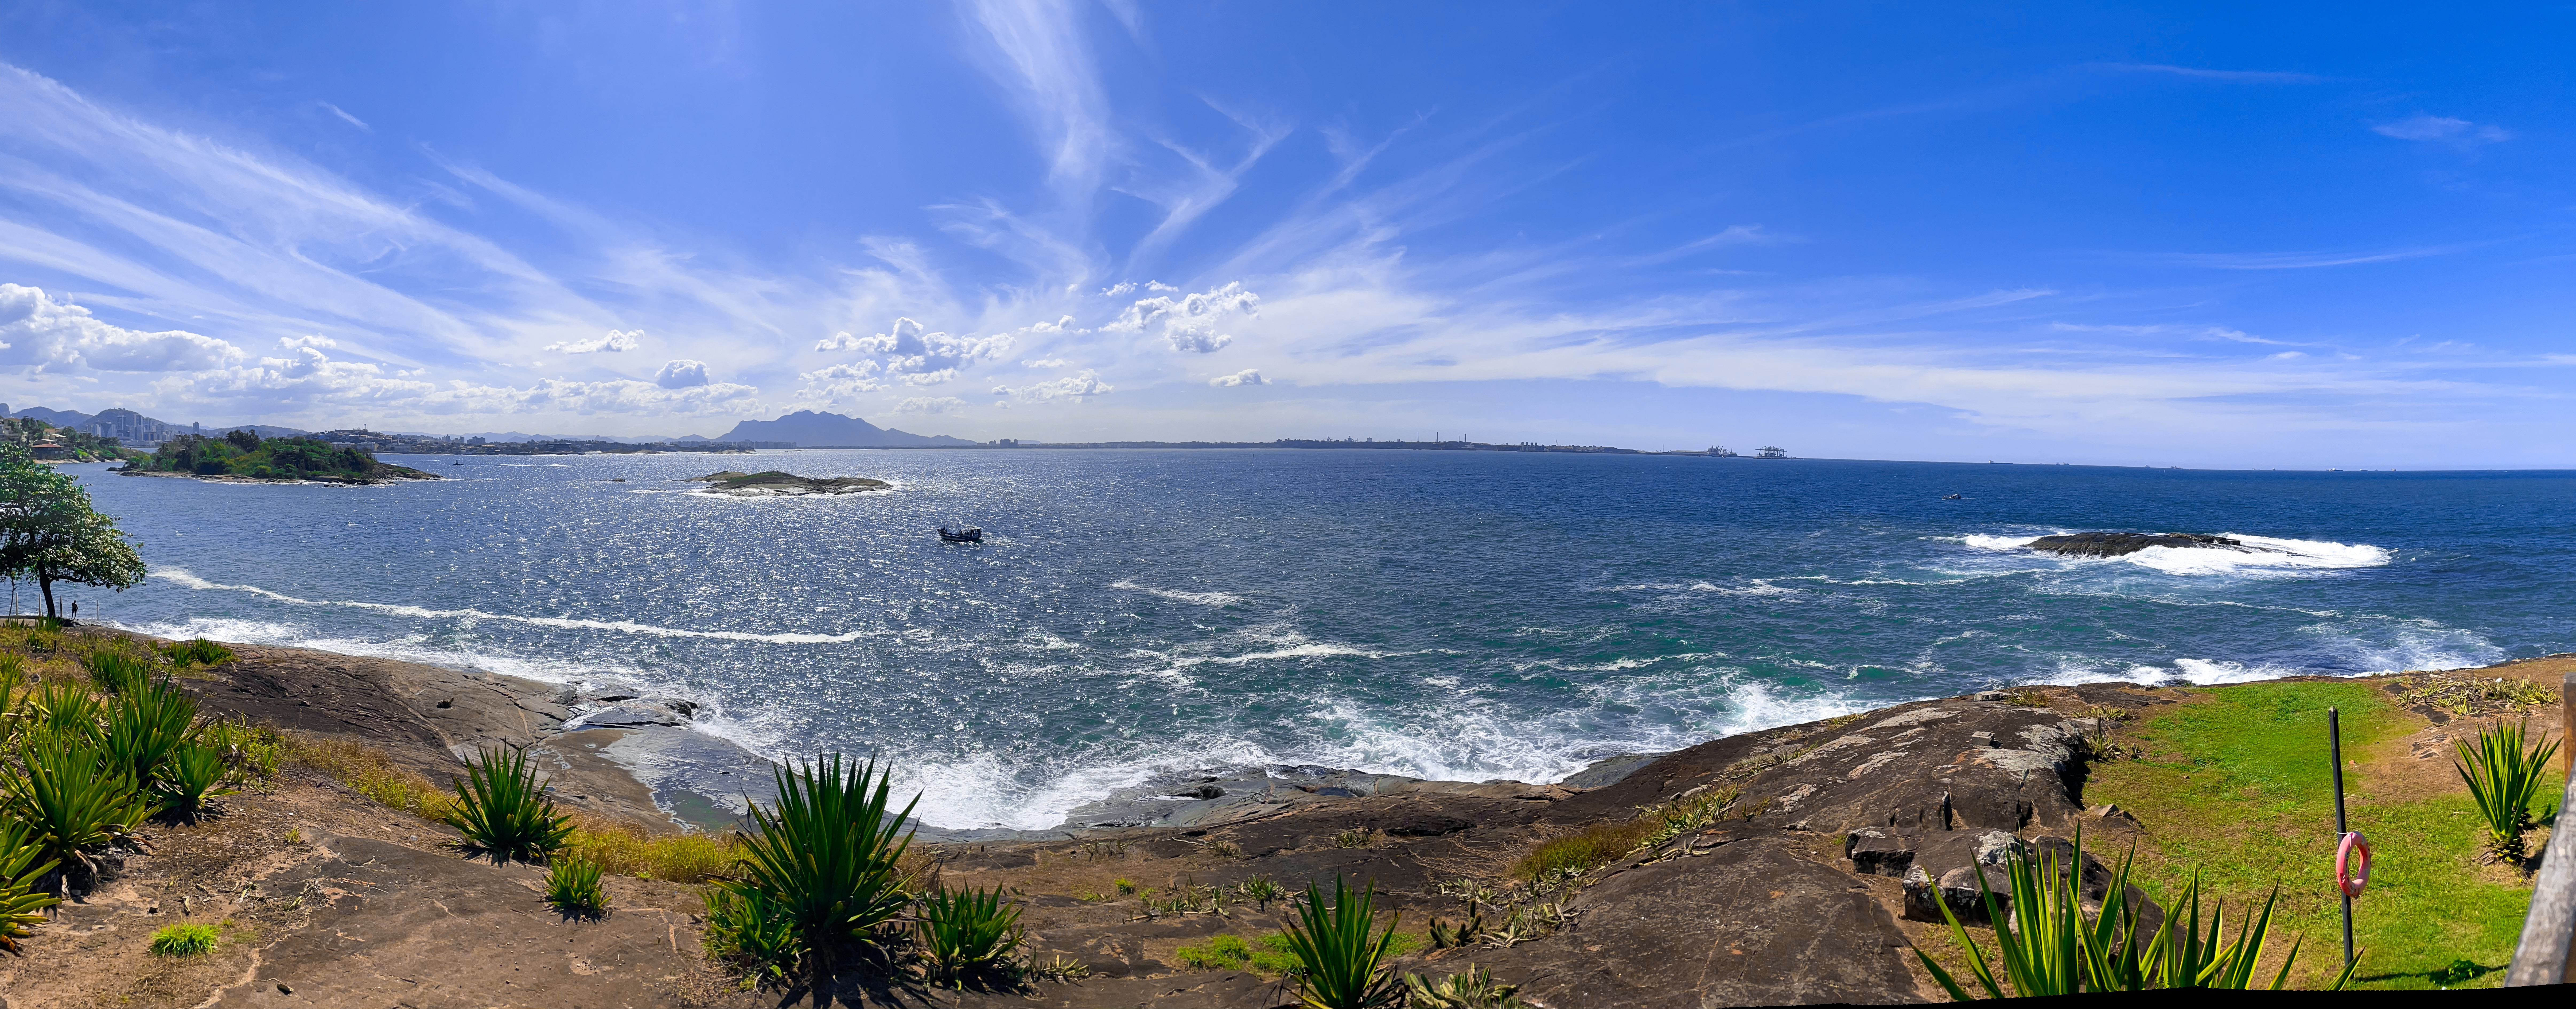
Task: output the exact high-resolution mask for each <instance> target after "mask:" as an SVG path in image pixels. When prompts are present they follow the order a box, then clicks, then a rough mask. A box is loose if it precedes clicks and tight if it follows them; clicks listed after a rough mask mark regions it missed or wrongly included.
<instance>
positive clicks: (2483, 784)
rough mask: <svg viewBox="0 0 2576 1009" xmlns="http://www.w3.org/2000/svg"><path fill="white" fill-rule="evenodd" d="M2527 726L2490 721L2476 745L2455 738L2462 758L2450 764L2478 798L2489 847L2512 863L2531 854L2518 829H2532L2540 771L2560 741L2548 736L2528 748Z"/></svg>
mask: <svg viewBox="0 0 2576 1009" xmlns="http://www.w3.org/2000/svg"><path fill="white" fill-rule="evenodd" d="M2528 730H2529V724H2528V722H2525V723H2522V724H2516V725H2505V724H2503V723H2501V722H2499V723H2497V724H2495V725H2491V726H2488V727H2487V728H2485V729H2483V730H2480V731H2479V732H2478V744H2477V746H2475V747H2474V748H2473V747H2471V746H2470V745H2469V742H2468V740H2465V739H2463V740H2460V741H2458V742H2457V743H2456V744H2454V745H2456V746H2458V747H2459V751H2460V760H2459V762H2458V763H2455V764H2452V765H2451V767H2452V769H2453V770H2456V771H2458V772H2460V778H2461V780H2463V781H2466V782H2468V783H2469V796H2470V798H2472V799H2475V800H2476V801H2477V805H2478V816H2479V818H2480V819H2483V820H2485V821H2486V828H2487V841H2486V850H2487V853H2488V854H2489V855H2492V856H2494V857H2495V858H2496V859H2497V860H2498V861H2502V862H2506V863H2510V864H2514V865H2520V864H2522V861H2523V859H2524V858H2526V857H2528V856H2529V854H2530V853H2529V852H2528V851H2526V850H2525V849H2524V847H2523V843H2522V834H2523V832H2524V831H2527V830H2530V829H2531V801H2532V799H2534V798H2536V797H2538V796H2539V794H2540V776H2541V774H2542V773H2543V772H2544V771H2546V770H2547V769H2548V767H2549V758H2551V757H2553V756H2556V755H2557V753H2558V744H2557V743H2555V742H2549V741H2546V740H2544V741H2543V745H2540V746H2538V747H2533V748H2529V749H2526V748H2525V746H2524V734H2525V733H2526V732H2527V731H2528Z"/></svg>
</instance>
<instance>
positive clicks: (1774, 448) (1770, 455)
mask: <svg viewBox="0 0 2576 1009" xmlns="http://www.w3.org/2000/svg"><path fill="white" fill-rule="evenodd" d="M1788 457H1789V450H1788V449H1785V448H1781V447H1780V446H1778V445H1764V446H1762V451H1761V452H1759V453H1757V454H1755V455H1754V458H1756V459H1786V458H1788Z"/></svg>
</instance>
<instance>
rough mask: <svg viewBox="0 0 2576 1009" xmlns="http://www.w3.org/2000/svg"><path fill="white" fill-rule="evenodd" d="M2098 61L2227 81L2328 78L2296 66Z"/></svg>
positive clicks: (2117, 67)
mask: <svg viewBox="0 0 2576 1009" xmlns="http://www.w3.org/2000/svg"><path fill="white" fill-rule="evenodd" d="M2095 65H2096V66H2099V67H2101V68H2103V69H2105V70H2126V71H2134V72H2138V73H2150V74H2169V75H2171V76H2175V77H2190V78H2196V79H2199V80H2208V81H2227V82H2229V83H2235V84H2319V83H2323V82H2325V81H2326V80H2327V78H2325V77H2322V76H2319V75H2317V74H2309V73H2300V72H2297V71H2292V70H2220V69H2215V68H2212V67H2185V66H2175V65H2173V64H2170V63H2099V64H2095Z"/></svg>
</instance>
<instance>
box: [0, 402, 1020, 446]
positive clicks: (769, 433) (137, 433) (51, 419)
mask: <svg viewBox="0 0 2576 1009" xmlns="http://www.w3.org/2000/svg"><path fill="white" fill-rule="evenodd" d="M0 417H31V418H34V419H36V420H41V421H44V422H45V423H47V424H51V425H54V426H55V427H67V428H71V429H73V430H76V431H87V432H89V433H91V434H95V435H103V436H106V437H110V438H119V439H123V440H124V442H125V443H126V444H128V445H135V444H147V445H148V444H153V443H157V442H161V441H166V440H168V439H171V438H175V437H178V436H180V435H183V434H197V433H203V434H209V435H218V434H222V433H224V432H226V431H250V432H252V433H255V434H257V435H259V436H260V437H262V438H280V437H285V436H288V435H298V434H306V433H308V432H306V431H305V430H304V429H302V428H294V427H279V426H277V425H274V424H233V425H230V426H217V425H213V424H208V425H204V426H202V427H200V426H197V425H193V424H171V423H166V422H163V421H160V420H156V419H153V418H151V417H146V416H144V415H142V414H139V413H136V412H134V411H132V410H128V409H125V408H123V407H118V408H115V409H109V410H101V411H99V412H97V413H94V414H89V413H82V412H80V411H78V410H55V409H50V408H47V407H41V406H31V407H28V408H26V409H24V410H18V411H15V412H12V411H11V410H10V409H9V404H6V403H0ZM386 433H388V434H394V435H400V436H406V437H422V438H439V437H445V436H444V435H435V434H428V433H425V432H386ZM458 437H463V438H481V439H483V440H485V441H503V442H508V441H613V442H625V443H628V444H639V445H640V444H652V443H656V442H682V443H688V442H703V441H784V442H794V443H796V444H797V445H798V446H799V447H802V448H915V447H924V446H934V445H973V444H976V443H975V442H971V441H967V440H966V439H963V438H951V437H949V436H947V435H944V434H940V435H921V434H913V433H911V432H909V431H897V430H894V429H892V428H882V427H878V426H876V425H874V424H870V423H868V422H867V421H864V420H861V419H859V418H857V417H844V416H841V415H840V414H837V413H817V412H814V411H812V410H798V411H796V412H795V413H791V414H788V415H787V416H784V417H780V418H778V419H777V420H746V421H743V422H741V423H739V424H736V425H734V428H733V430H732V431H730V432H728V433H726V434H725V436H724V437H722V438H709V437H707V436H705V435H697V434H690V435H682V436H680V437H677V438H670V437H664V436H660V435H632V434H630V435H604V434H523V433H521V432H518V431H482V432H477V433H473V434H465V435H459V436H458Z"/></svg>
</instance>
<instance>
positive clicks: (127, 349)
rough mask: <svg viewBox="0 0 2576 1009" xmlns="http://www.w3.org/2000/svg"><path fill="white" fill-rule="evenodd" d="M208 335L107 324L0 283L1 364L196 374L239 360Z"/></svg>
mask: <svg viewBox="0 0 2576 1009" xmlns="http://www.w3.org/2000/svg"><path fill="white" fill-rule="evenodd" d="M243 356H244V355H243V354H242V350H241V348H239V347H236V346H233V345H232V344H231V343H229V342H226V341H223V340H218V339H215V338H214V337H211V336H200V335H198V334H196V333H191V332H188V331H186V330H179V329H173V330H168V331H165V332H159V333H147V332H143V331H141V330H134V329H126V328H124V327H122V326H111V325H109V324H107V323H105V322H101V321H99V320H98V319H97V318H96V317H94V316H92V315H90V312H89V309H86V308H82V307H81V306H79V305H68V304H61V303H58V302H56V301H54V300H53V299H52V298H49V297H47V296H46V295H45V292H44V291H43V290H41V289H39V288H34V287H22V286H20V285H17V284H0V365H15V366H25V367H35V368H44V367H47V366H54V367H73V368H94V369H97V370H99V371H127V372H132V371H196V370H201V369H206V368H221V367H225V366H227V365H230V364H233V363H234V362H237V361H240V360H241V359H242V358H243Z"/></svg>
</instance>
